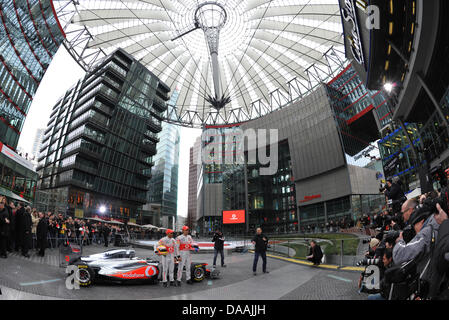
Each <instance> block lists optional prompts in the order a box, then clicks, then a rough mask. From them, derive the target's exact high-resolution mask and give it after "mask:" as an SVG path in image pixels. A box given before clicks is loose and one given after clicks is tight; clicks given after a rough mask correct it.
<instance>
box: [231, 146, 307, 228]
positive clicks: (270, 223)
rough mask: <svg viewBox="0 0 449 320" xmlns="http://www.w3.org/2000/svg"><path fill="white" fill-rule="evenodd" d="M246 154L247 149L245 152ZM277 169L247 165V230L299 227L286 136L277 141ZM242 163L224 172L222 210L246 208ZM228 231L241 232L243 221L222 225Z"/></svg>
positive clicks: (243, 226)
mask: <svg viewBox="0 0 449 320" xmlns="http://www.w3.org/2000/svg"><path fill="white" fill-rule="evenodd" d="M246 157H247V153H246ZM277 159H278V164H277V168H278V170H277V171H276V173H275V174H274V175H260V168H261V165H260V163H258V164H248V165H247V179H248V212H249V214H248V218H249V226H248V228H249V230H250V232H252V231H254V230H255V229H256V228H257V227H259V226H260V227H262V229H263V230H264V232H267V233H287V232H296V231H298V217H297V212H296V192H295V183H294V181H293V179H292V178H293V176H292V162H291V157H290V150H289V145H288V142H287V140H283V141H280V142H279V145H278V157H277ZM244 168H245V166H244V165H228V166H227V167H226V169H225V170H224V172H223V210H239V209H245V206H246V204H245V174H244ZM222 228H223V230H224V231H225V232H226V233H227V234H243V233H244V232H245V225H241V224H238V225H237V224H235V225H223V226H222Z"/></svg>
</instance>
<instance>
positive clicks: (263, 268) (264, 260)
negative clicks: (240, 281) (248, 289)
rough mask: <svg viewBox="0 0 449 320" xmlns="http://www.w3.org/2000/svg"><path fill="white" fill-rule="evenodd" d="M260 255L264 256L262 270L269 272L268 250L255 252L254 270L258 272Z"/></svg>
mask: <svg viewBox="0 0 449 320" xmlns="http://www.w3.org/2000/svg"><path fill="white" fill-rule="evenodd" d="M259 256H261V257H262V271H263V272H267V253H266V251H260V252H258V251H256V252H254V262H253V272H256V270H257V262H258V261H259Z"/></svg>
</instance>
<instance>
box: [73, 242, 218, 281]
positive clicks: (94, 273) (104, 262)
mask: <svg viewBox="0 0 449 320" xmlns="http://www.w3.org/2000/svg"><path fill="white" fill-rule="evenodd" d="M69 265H75V266H77V269H76V271H74V272H77V275H76V279H77V280H78V283H79V284H80V286H84V287H87V286H90V285H91V284H92V283H97V282H101V281H109V282H118V283H130V282H142V283H148V282H149V283H157V282H158V281H159V280H160V274H161V268H162V266H161V265H160V262H159V261H157V260H153V259H151V258H147V259H142V258H138V257H136V256H135V250H134V249H114V250H109V251H105V252H102V253H97V254H93V255H90V256H85V257H77V258H74V259H72V260H71V261H69ZM177 268H178V265H177V264H175V277H176V274H177ZM190 270H191V273H192V274H191V278H192V280H193V281H195V282H201V281H203V280H204V279H205V278H217V277H218V275H219V271H218V270H209V269H208V268H207V263H198V262H192V265H191V268H190ZM72 273H73V272H72ZM70 274H71V273H70ZM70 274H69V275H70Z"/></svg>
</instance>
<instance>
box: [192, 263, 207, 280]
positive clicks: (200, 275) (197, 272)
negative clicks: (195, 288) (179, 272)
mask: <svg viewBox="0 0 449 320" xmlns="http://www.w3.org/2000/svg"><path fill="white" fill-rule="evenodd" d="M204 278H206V268H204V266H203V265H197V266H194V268H193V270H192V279H193V280H194V281H196V282H201V281H203V280H204Z"/></svg>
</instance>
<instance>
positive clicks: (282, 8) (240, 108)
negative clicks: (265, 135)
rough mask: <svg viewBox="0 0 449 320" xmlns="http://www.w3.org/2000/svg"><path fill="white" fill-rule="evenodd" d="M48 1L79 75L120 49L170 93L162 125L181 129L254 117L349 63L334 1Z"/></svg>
mask: <svg viewBox="0 0 449 320" xmlns="http://www.w3.org/2000/svg"><path fill="white" fill-rule="evenodd" d="M54 3H55V6H56V7H57V11H58V16H59V19H60V20H62V21H64V19H66V20H65V23H66V34H67V43H66V47H67V48H68V49H69V51H70V52H71V54H72V55H73V56H74V58H75V59H77V60H78V62H79V63H80V65H82V66H83V68H84V69H86V70H87V69H89V67H90V66H92V65H93V64H94V63H95V60H98V59H100V58H101V57H102V56H104V55H105V54H108V53H110V52H112V51H114V50H115V49H116V48H118V47H121V48H123V49H125V50H126V51H127V52H128V53H130V54H131V55H133V56H134V57H135V58H136V59H137V60H139V61H140V62H141V63H142V64H144V65H145V66H146V67H147V68H148V69H149V70H150V71H152V72H153V73H154V74H155V75H157V76H158V77H159V78H160V79H161V80H162V81H163V82H165V83H166V84H167V85H168V86H170V88H171V93H172V95H173V97H172V100H171V102H170V107H169V109H168V111H167V114H166V118H167V119H168V120H170V121H173V122H178V123H181V124H184V125H190V126H203V125H214V124H215V125H217V124H231V123H238V122H244V121H247V120H250V119H254V118H257V117H260V116H262V115H264V114H267V113H269V112H271V111H273V110H275V109H277V108H280V107H282V106H283V105H285V104H287V103H288V102H290V101H292V100H294V99H297V98H298V97H301V96H302V95H304V94H307V93H308V92H309V91H311V90H313V88H314V86H315V85H317V84H319V83H320V82H323V81H326V80H328V79H329V78H330V77H332V76H333V75H335V74H336V73H338V72H339V71H340V70H341V69H342V67H343V66H344V64H345V63H346V62H345V61H344V60H345V59H344V48H343V36H342V32H343V30H342V24H341V17H340V9H339V5H338V0H243V1H242V0H213V1H211V0H208V1H199V0H140V1H139V0H78V1H62V0H59V1H54ZM204 25H207V26H208V28H206V27H205V26H204ZM192 29H193V31H192ZM211 42H212V44H211ZM217 48H218V49H217ZM214 51H216V52H218V54H217V55H216V56H215V57H214V54H213V52H214ZM214 59H215V60H216V62H215V65H214V61H213V60H214ZM214 77H215V78H214ZM217 89H218V90H217ZM211 98H216V99H218V100H220V101H221V102H222V103H221V104H220V105H219V106H218V107H217V105H214V104H213V103H211Z"/></svg>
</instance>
